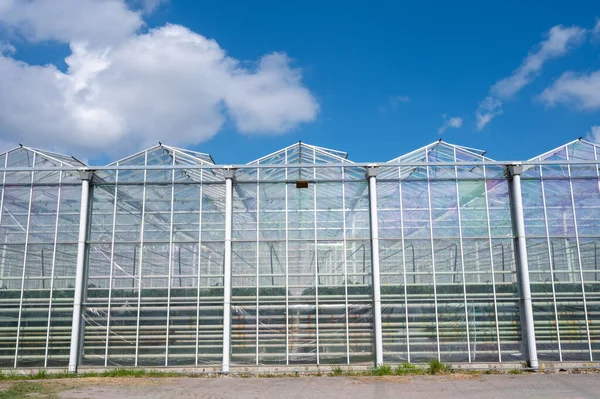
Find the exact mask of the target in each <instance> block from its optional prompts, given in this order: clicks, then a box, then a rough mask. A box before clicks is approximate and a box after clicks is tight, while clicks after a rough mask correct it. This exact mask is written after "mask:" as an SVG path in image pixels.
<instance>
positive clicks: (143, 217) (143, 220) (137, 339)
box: [133, 151, 148, 367]
mask: <svg viewBox="0 0 600 399" xmlns="http://www.w3.org/2000/svg"><path fill="white" fill-rule="evenodd" d="M144 166H148V151H144ZM147 177H148V169H144V185H143V186H142V215H141V220H140V259H139V266H138V268H137V273H138V298H137V316H136V321H135V360H134V366H135V367H137V365H138V359H139V354H140V318H141V313H142V273H143V265H144V228H145V225H146V180H147ZM134 251H135V248H134ZM134 267H135V262H134ZM133 278H134V279H135V273H133ZM134 281H135V280H134Z"/></svg>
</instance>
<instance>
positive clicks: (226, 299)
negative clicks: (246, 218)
mask: <svg viewBox="0 0 600 399" xmlns="http://www.w3.org/2000/svg"><path fill="white" fill-rule="evenodd" d="M223 174H224V176H225V256H224V263H225V264H224V267H223V369H222V371H223V373H229V358H230V356H231V229H232V222H233V217H232V216H233V215H232V214H233V175H234V170H233V169H232V168H225V169H223Z"/></svg>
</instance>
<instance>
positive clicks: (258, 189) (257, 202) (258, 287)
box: [255, 162, 273, 366]
mask: <svg viewBox="0 0 600 399" xmlns="http://www.w3.org/2000/svg"><path fill="white" fill-rule="evenodd" d="M259 163H260V162H259ZM259 182H260V169H256V340H255V344H256V348H255V349H256V365H257V366H258V344H259V340H258V333H259V331H258V324H259V323H258V322H259V318H260V314H259V309H258V308H259V305H260V304H259V301H258V298H259V293H260V183H259ZM271 253H272V250H271ZM272 258H273V256H271V259H272ZM271 262H272V260H271ZM272 268H273V263H271V279H273V270H272Z"/></svg>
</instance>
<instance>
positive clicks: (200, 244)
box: [194, 169, 208, 367]
mask: <svg viewBox="0 0 600 399" xmlns="http://www.w3.org/2000/svg"><path fill="white" fill-rule="evenodd" d="M203 189H204V174H203V169H200V205H199V206H200V208H199V210H198V281H197V287H198V292H197V293H196V294H197V296H196V360H195V361H194V364H195V365H196V367H198V345H199V344H200V288H201V287H202V284H201V283H200V278H201V273H200V270H201V266H202V208H203V204H202V196H203V194H204V193H203ZM207 274H208V273H207Z"/></svg>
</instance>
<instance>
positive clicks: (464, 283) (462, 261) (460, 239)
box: [454, 147, 479, 363]
mask: <svg viewBox="0 0 600 399" xmlns="http://www.w3.org/2000/svg"><path fill="white" fill-rule="evenodd" d="M454 161H455V162H456V161H457V160H456V147H454ZM454 177H455V182H456V212H457V217H458V242H459V244H460V266H461V271H462V286H463V300H464V305H465V327H466V333H467V355H468V359H469V363H471V361H472V357H471V333H470V329H469V308H468V306H467V279H466V276H465V256H464V253H465V250H464V240H463V231H462V214H461V212H460V190H459V187H458V166H456V165H455V166H454ZM478 271H479V270H478Z"/></svg>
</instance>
